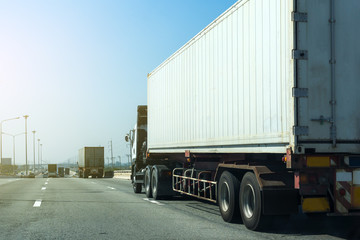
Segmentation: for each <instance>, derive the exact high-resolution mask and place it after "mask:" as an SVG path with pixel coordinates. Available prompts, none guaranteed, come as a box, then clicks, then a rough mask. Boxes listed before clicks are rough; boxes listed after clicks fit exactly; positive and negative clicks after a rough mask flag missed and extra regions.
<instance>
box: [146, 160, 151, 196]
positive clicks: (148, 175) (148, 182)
mask: <svg viewBox="0 0 360 240" xmlns="http://www.w3.org/2000/svg"><path fill="white" fill-rule="evenodd" d="M144 185H145V195H146V197H148V198H151V197H152V190H151V167H150V166H147V167H146V170H145V180H144Z"/></svg>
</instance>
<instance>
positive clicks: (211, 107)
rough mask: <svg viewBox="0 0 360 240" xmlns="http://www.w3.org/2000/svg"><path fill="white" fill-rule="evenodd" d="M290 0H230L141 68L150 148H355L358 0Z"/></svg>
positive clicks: (359, 131) (359, 84) (359, 130)
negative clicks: (159, 59) (149, 67)
mask: <svg viewBox="0 0 360 240" xmlns="http://www.w3.org/2000/svg"><path fill="white" fill-rule="evenodd" d="M295 2H296V3H295V5H294V1H289V0H267V1H263V0H242V1H238V2H237V3H235V4H234V5H233V6H232V7H231V8H230V9H228V10H227V11H226V12H225V13H223V14H222V15H221V16H220V17H218V18H217V19H216V20H215V21H213V22H212V23H211V24H210V25H209V26H207V27H206V28H205V29H204V30H202V31H201V32H200V33H199V34H197V35H196V36H195V37H194V38H193V39H191V40H190V41H189V42H188V43H186V44H185V45H184V46H183V47H182V48H180V49H179V50H178V51H177V52H175V53H174V54H173V55H172V56H170V57H169V58H168V59H167V60H166V61H165V62H163V63H162V64H161V65H160V66H159V67H157V68H156V69H155V70H154V71H153V72H151V73H150V74H149V75H148V149H149V152H184V151H185V150H191V152H214V153H217V152H218V153H221V152H240V153H245V152H247V153H254V152H256V153H257V152H264V153H285V152H286V149H287V148H288V147H289V146H290V147H292V149H293V150H294V152H297V153H303V152H304V151H305V149H306V150H309V151H311V152H346V153H359V152H360V145H359V142H360V111H359V110H358V108H357V104H358V103H360V94H359V93H358V92H359V90H360V47H359V44H358V43H357V41H358V39H360V31H358V30H357V29H358V26H357V25H358V23H360V14H358V13H359V12H360V1H358V0H346V1H341V0H302V1H295ZM332 4H334V5H333V6H334V7H333V9H334V11H333V14H332V11H331V9H332V8H331V6H332ZM332 18H334V20H335V22H334V24H331V22H332V21H329V19H332ZM332 32H333V34H332ZM295 50H300V51H295ZM332 52H333V55H332V54H331V53H332ZM298 55H299V57H297V56H298ZM331 59H333V60H331ZM335 60H336V63H335ZM331 63H335V64H331ZM332 65H333V66H334V68H333V69H332ZM333 70H334V71H333ZM332 89H333V90H334V91H333V94H332ZM335 102H336V103H335ZM331 103H333V106H334V108H332V105H331Z"/></svg>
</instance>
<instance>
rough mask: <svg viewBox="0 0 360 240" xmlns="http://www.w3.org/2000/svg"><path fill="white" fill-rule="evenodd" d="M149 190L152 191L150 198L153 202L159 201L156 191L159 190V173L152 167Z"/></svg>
mask: <svg viewBox="0 0 360 240" xmlns="http://www.w3.org/2000/svg"><path fill="white" fill-rule="evenodd" d="M151 189H152V197H153V198H154V199H155V200H158V199H159V194H158V189H159V171H158V169H157V167H156V165H155V166H153V168H152V171H151Z"/></svg>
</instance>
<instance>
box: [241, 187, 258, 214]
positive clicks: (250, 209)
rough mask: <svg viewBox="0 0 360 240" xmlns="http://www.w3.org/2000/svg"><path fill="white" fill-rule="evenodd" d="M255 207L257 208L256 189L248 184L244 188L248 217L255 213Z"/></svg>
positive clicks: (245, 207) (245, 210) (244, 203)
mask: <svg viewBox="0 0 360 240" xmlns="http://www.w3.org/2000/svg"><path fill="white" fill-rule="evenodd" d="M254 209H255V191H254V188H253V187H252V186H251V185H250V184H247V185H246V186H245V188H244V194H243V210H244V214H245V216H246V218H251V217H252V216H253V215H254Z"/></svg>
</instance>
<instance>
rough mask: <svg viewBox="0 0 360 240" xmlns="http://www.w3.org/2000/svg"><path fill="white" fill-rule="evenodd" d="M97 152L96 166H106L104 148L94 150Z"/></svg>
mask: <svg viewBox="0 0 360 240" xmlns="http://www.w3.org/2000/svg"><path fill="white" fill-rule="evenodd" d="M94 151H95V165H94V166H96V167H103V166H104V148H102V147H97V148H94Z"/></svg>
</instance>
